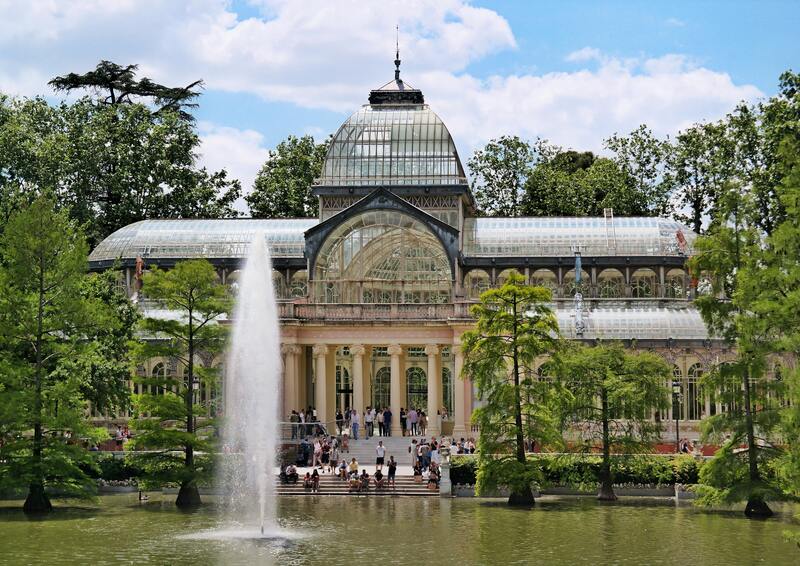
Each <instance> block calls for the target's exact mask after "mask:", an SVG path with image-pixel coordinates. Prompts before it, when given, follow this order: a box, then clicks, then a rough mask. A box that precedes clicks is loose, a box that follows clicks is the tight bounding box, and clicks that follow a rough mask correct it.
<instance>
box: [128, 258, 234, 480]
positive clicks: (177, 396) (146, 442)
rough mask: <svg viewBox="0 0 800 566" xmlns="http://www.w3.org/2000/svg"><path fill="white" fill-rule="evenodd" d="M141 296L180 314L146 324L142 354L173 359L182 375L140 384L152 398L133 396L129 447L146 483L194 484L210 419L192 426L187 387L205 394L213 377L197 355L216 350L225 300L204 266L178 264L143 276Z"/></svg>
mask: <svg viewBox="0 0 800 566" xmlns="http://www.w3.org/2000/svg"><path fill="white" fill-rule="evenodd" d="M143 292H144V294H145V296H146V297H147V298H148V299H151V300H154V301H156V302H158V303H160V304H161V305H162V306H163V307H164V308H167V309H169V310H171V311H174V312H176V313H178V315H179V316H177V317H174V318H171V319H161V318H145V319H144V320H143V321H142V324H141V329H142V331H143V333H144V334H145V336H146V341H145V342H143V343H142V344H141V347H140V355H141V356H142V358H143V359H148V358H153V357H164V358H172V359H175V360H177V361H179V362H180V363H181V364H182V365H183V367H185V368H186V369H185V373H184V375H183V376H174V375H171V374H169V373H166V374H165V375H162V376H148V377H139V378H138V381H139V382H140V383H142V384H143V385H145V386H147V389H148V390H150V391H151V393H145V394H141V395H135V396H134V409H135V411H136V418H135V419H134V421H133V427H134V429H135V431H136V435H135V438H134V440H133V447H134V449H136V450H145V451H146V452H142V453H136V454H134V455H133V456H132V457H133V458H134V462H135V464H136V465H137V466H140V467H141V468H142V469H143V470H144V477H143V480H144V481H145V484H148V482H149V484H150V485H163V484H165V483H179V484H180V485H181V487H186V486H191V485H196V484H197V483H198V482H199V481H204V480H206V479H208V477H209V475H210V474H211V469H212V466H211V461H210V460H211V459H210V456H209V453H210V452H211V451H212V448H213V440H214V436H215V431H216V420H215V419H213V418H212V419H207V418H203V419H202V420H201V421H200V423H198V425H197V426H196V423H195V415H197V414H198V413H201V414H202V413H203V412H204V411H202V410H201V407H198V406H197V405H196V402H197V399H196V398H195V397H196V395H195V390H194V389H193V383H194V382H195V381H198V382H203V383H205V384H206V387H207V388H211V387H215V386H217V385H218V378H219V376H218V373H217V371H216V369H215V368H211V367H204V366H202V364H198V363H197V356H198V355H199V354H200V353H204V354H206V355H208V356H213V355H214V354H216V353H219V352H220V351H222V349H223V347H224V343H225V337H226V326H225V325H223V324H220V320H221V319H222V317H223V315H225V314H226V313H228V312H229V311H230V308H231V298H230V297H229V295H228V291H227V289H226V287H225V286H223V285H222V284H221V283H220V282H219V281H218V279H217V276H216V273H215V271H214V267H213V266H212V265H211V264H210V263H209V262H207V261H206V260H189V261H183V262H179V263H178V264H176V265H175V267H174V268H172V269H171V270H169V271H162V270H159V269H153V270H152V271H150V272H149V273H147V274H145V277H144V286H143Z"/></svg>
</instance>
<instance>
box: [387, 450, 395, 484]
mask: <svg viewBox="0 0 800 566" xmlns="http://www.w3.org/2000/svg"><path fill="white" fill-rule="evenodd" d="M387 467H388V469H389V477H388V479H387V482H388V483H389V485H390V486H392V488H394V487H395V485H394V476H395V474H396V473H397V462H395V460H394V456H389V463H388V464H387Z"/></svg>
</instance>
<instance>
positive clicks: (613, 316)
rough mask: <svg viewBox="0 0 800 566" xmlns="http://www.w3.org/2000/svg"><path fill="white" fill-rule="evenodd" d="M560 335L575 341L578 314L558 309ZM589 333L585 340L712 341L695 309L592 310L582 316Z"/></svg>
mask: <svg viewBox="0 0 800 566" xmlns="http://www.w3.org/2000/svg"><path fill="white" fill-rule="evenodd" d="M555 312H556V318H557V319H558V326H559V328H560V329H561V334H562V335H563V336H564V337H566V338H576V337H577V334H576V333H575V311H574V310H573V309H570V308H564V307H562V308H557V309H556V310H555ZM583 320H584V324H585V325H586V326H585V328H586V330H585V331H584V333H583V336H582V337H583V338H597V339H602V340H631V339H637V340H647V339H651V340H666V339H667V338H675V339H682V340H690V339H694V340H706V339H707V338H709V336H708V329H707V328H706V325H705V323H704V322H703V318H702V317H701V316H700V312H699V311H698V310H697V309H694V308H653V307H646V306H642V307H636V306H634V307H626V306H624V305H620V306H619V307H616V308H615V307H603V308H595V309H589V310H588V311H585V312H584V315H583Z"/></svg>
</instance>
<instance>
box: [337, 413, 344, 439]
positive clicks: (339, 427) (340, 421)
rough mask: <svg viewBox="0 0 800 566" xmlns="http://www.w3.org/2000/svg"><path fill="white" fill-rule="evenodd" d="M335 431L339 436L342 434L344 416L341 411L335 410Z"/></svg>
mask: <svg viewBox="0 0 800 566" xmlns="http://www.w3.org/2000/svg"><path fill="white" fill-rule="evenodd" d="M336 430H337V431H338V432H339V434H342V433H343V432H344V415H343V414H342V410H341V409H336Z"/></svg>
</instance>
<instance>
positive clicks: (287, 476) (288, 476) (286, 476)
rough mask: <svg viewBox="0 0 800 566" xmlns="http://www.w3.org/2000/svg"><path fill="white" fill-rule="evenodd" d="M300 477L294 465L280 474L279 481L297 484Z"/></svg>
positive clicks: (290, 465) (287, 467)
mask: <svg viewBox="0 0 800 566" xmlns="http://www.w3.org/2000/svg"><path fill="white" fill-rule="evenodd" d="M299 477H300V476H299V475H298V474H297V468H296V467H295V466H294V464H289V465H288V466H286V469H285V470H284V471H283V474H281V481H282V482H283V483H297V480H298V478H299Z"/></svg>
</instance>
